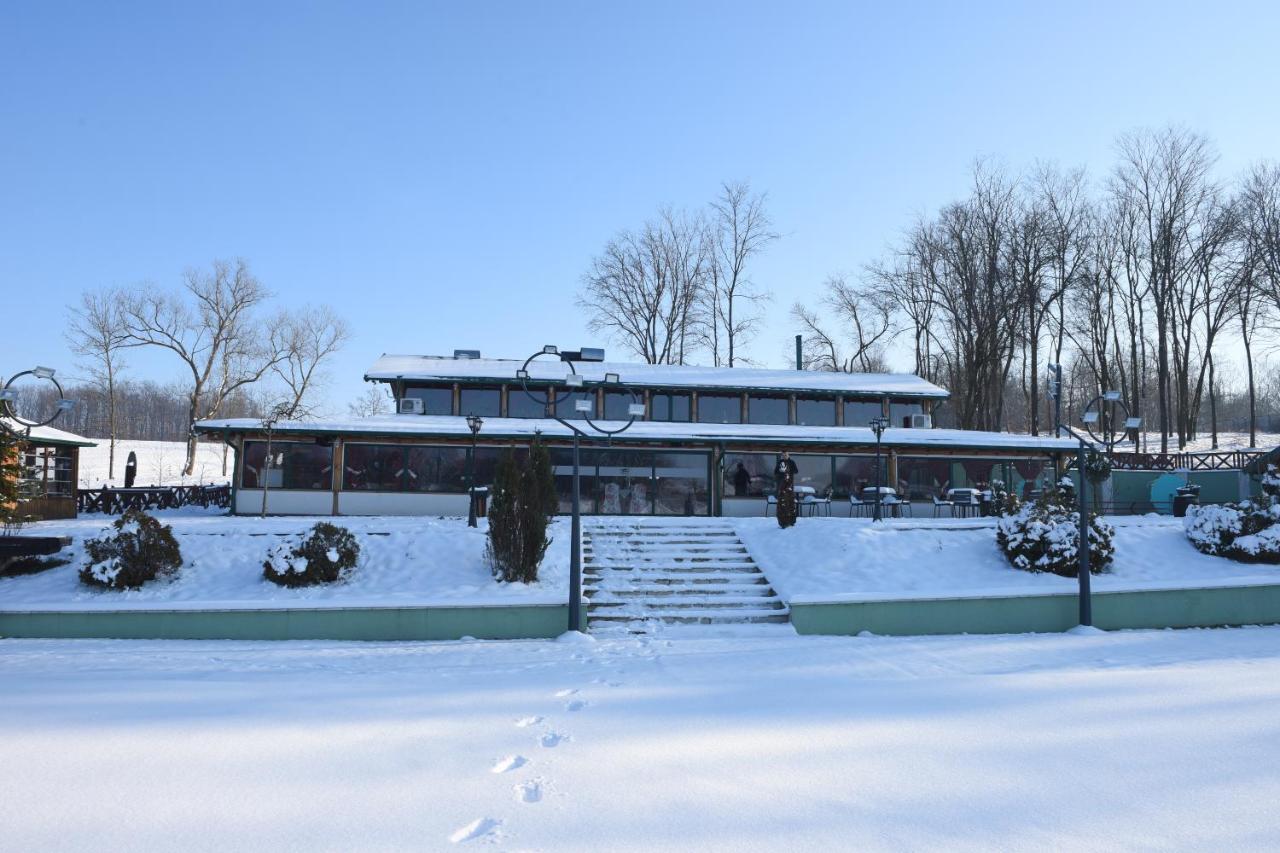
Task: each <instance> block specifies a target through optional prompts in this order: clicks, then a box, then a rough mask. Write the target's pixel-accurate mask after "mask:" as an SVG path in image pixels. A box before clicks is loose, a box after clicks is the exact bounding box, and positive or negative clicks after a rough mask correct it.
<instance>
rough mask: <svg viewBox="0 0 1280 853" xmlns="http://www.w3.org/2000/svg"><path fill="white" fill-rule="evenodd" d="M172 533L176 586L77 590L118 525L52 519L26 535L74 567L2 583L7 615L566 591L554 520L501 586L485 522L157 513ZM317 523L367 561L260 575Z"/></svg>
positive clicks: (480, 600)
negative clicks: (88, 557)
mask: <svg viewBox="0 0 1280 853" xmlns="http://www.w3.org/2000/svg"><path fill="white" fill-rule="evenodd" d="M156 516H157V518H159V519H160V520H161V521H163V522H164V523H165V524H168V525H170V526H171V527H172V528H173V532H174V535H175V537H176V538H177V540H178V545H179V547H180V548H181V549H182V556H183V566H182V569H181V570H180V571H179V572H178V574H177V576H176V577H175V578H173V579H172V580H170V581H164V582H158V583H153V584H150V585H148V586H146V587H143V588H142V589H138V590H98V589H93V588H90V587H88V586H85V585H84V584H82V583H80V580H79V577H78V576H77V575H78V572H79V570H80V567H81V566H82V565H83V564H84V562H85V558H84V548H83V543H84V540H85V539H88V538H92V537H94V536H97V535H99V534H100V533H102V532H103V531H104V530H105V529H106V528H107V526H108V525H109V524H110V523H111V521H112V519H110V518H107V517H105V516H101V515H96V516H85V517H81V518H78V519H75V520H71V521H46V522H40V523H38V524H35V525H32V526H30V527H29V528H27V530H26V531H24V532H32V533H37V534H40V535H48V536H70V537H72V540H73V544H72V546H71V548H70V549H67V550H64V551H63V552H62V553H63V555H66V556H70V557H71V558H72V563H71V564H69V565H66V566H60V567H58V568H55V569H50V570H48V571H45V572H42V573H40V574H36V575H25V576H19V577H13V578H0V608H11V609H12V608H16V609H62V608H65V609H105V608H143V609H146V608H159V607H179V608H181V607H206V606H213V607H282V606H290V605H304V606H308V607H315V606H320V607H325V606H346V605H355V606H361V605H364V606H368V605H426V604H502V603H510V604H518V603H527V604H532V603H561V602H563V601H565V600H566V598H567V596H568V590H569V582H568V574H569V524H568V522H567V521H560V520H558V521H556V522H554V523H553V526H552V529H551V538H552V542H551V547H550V548H549V549H548V550H547V556H546V557H545V558H544V560H543V564H542V567H541V569H540V572H539V581H538V583H536V584H528V585H526V584H499V583H496V582H495V581H494V579H493V576H492V575H491V574H490V571H489V568H488V566H487V565H486V563H485V561H484V548H485V533H486V529H487V528H486V527H485V522H484V520H481V522H480V526H479V527H477V528H475V529H471V528H469V527H467V524H466V520H465V519H460V518H403V517H396V518H341V519H333V518H323V519H316V518H304V517H272V518H266V519H261V518H255V517H234V516H228V515H226V514H225V510H203V509H199V508H196V507H188V508H186V509H184V510H178V511H171V512H159V513H156ZM316 521H336V522H337V523H338V524H342V525H343V526H345V527H347V528H348V529H350V530H351V531H352V532H353V533H355V534H356V539H357V541H358V542H359V543H360V562H359V564H358V565H357V566H356V568H355V570H354V571H353V572H352V573H351V576H350V579H349V580H347V581H345V582H340V583H337V584H332V585H326V586H318V587H305V588H299V589H289V588H286V587H280V586H277V585H275V584H273V583H271V582H270V581H267V580H264V579H263V577H262V563H263V561H264V560H265V559H266V556H267V550H268V548H270V546H272V545H274V544H276V543H277V542H279V541H281V536H282V535H283V534H289V533H299V532H302V531H305V530H307V529H309V528H310V527H311V526H312V525H313V524H315V523H316Z"/></svg>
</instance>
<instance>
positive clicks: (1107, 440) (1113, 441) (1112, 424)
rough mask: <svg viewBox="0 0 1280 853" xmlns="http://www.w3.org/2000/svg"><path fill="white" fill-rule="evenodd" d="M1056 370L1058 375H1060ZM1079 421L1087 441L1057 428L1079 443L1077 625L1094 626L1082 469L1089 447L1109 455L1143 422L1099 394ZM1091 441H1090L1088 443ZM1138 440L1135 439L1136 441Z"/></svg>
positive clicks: (1115, 395) (1112, 396) (1110, 394)
mask: <svg viewBox="0 0 1280 853" xmlns="http://www.w3.org/2000/svg"><path fill="white" fill-rule="evenodd" d="M1058 369H1059V375H1061V373H1060V371H1061V368H1058ZM1061 393H1062V385H1061V382H1059V384H1058V396H1059V397H1060V396H1061ZM1104 406H1109V409H1108V410H1107V411H1104V410H1103V407H1104ZM1117 408H1119V409H1120V411H1121V412H1123V414H1124V429H1122V430H1119V431H1117V430H1116V423H1117V422H1118V421H1119V417H1118V416H1117V413H1116V409H1117ZM1080 421H1081V423H1083V424H1084V425H1085V429H1086V430H1087V431H1088V433H1089V438H1085V437H1084V436H1083V435H1081V434H1080V433H1078V432H1076V431H1075V430H1073V429H1072V428H1071V427H1069V426H1067V425H1066V424H1064V423H1061V422H1059V423H1058V424H1057V431H1058V434H1059V435H1061V434H1062V433H1064V432H1065V433H1066V434H1068V435H1070V436H1071V437H1072V438H1074V439H1075V440H1076V441H1078V442H1079V443H1080V446H1079V447H1078V448H1077V449H1076V473H1077V475H1078V476H1079V479H1080V488H1078V489H1077V490H1076V491H1077V493H1078V497H1079V500H1078V504H1079V514H1080V533H1079V536H1080V543H1079V546H1078V548H1077V549H1076V550H1077V553H1078V554H1079V555H1080V566H1079V568H1078V569H1077V570H1076V571H1077V574H1078V575H1079V590H1080V593H1079V597H1080V624H1081V625H1092V624H1093V600H1092V590H1091V585H1090V577H1089V562H1090V550H1091V545H1090V542H1089V498H1088V496H1087V494H1086V492H1087V491H1088V483H1089V477H1088V474H1087V472H1086V470H1085V465H1086V464H1087V462H1088V460H1089V450H1090V447H1091V445H1097V446H1099V447H1101V448H1102V449H1103V450H1106V451H1110V450H1111V449H1112V448H1113V447H1115V446H1116V445H1117V444H1119V443H1120V442H1121V441H1122V440H1123V439H1124V436H1125V435H1126V434H1127V433H1128V432H1129V431H1130V430H1134V431H1135V432H1134V435H1135V436H1136V435H1137V432H1136V430H1137V429H1138V428H1139V427H1141V426H1142V418H1131V417H1129V409H1128V407H1126V406H1125V404H1124V403H1123V402H1122V401H1121V399H1120V392H1119V391H1107V392H1106V393H1104V394H1100V395H1098V396H1097V397H1094V398H1093V399H1092V400H1090V401H1089V405H1087V406H1085V408H1084V413H1083V414H1081V415H1080ZM1095 425H1096V426H1097V427H1098V429H1099V432H1100V433H1101V434H1100V435H1099V433H1095V432H1094V426H1095ZM1091 439H1092V440H1091ZM1136 440H1137V439H1136V438H1135V441H1136Z"/></svg>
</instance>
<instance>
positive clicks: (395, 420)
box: [196, 415, 1077, 451]
mask: <svg viewBox="0 0 1280 853" xmlns="http://www.w3.org/2000/svg"><path fill="white" fill-rule="evenodd" d="M597 423H599V424H601V425H602V426H604V427H606V428H617V427H619V426H621V425H622V423H621V422H609V421H597ZM583 427H584V429H586V428H587V426H586V424H585V423H583ZM196 430H197V431H198V432H224V431H225V432H261V431H262V421H260V420H257V419H254V418H228V419H223V420H212V421H200V422H199V423H197V424H196ZM588 431H589V429H588ZM535 432H539V433H541V434H542V435H544V436H547V437H552V438H568V437H571V435H572V433H571V432H570V430H569V429H568V428H567V427H565V426H564V425H563V424H561V423H560V422H559V421H556V420H552V419H550V418H485V419H484V426H483V428H482V429H481V431H480V439H481V440H482V441H483V440H485V439H489V440H496V439H508V438H527V437H530V436H532V435H533V434H534V433H535ZM290 433H306V434H308V435H317V434H320V435H351V436H379V435H380V436H403V437H408V436H422V437H435V438H440V437H465V438H469V437H470V435H471V433H470V431H469V430H468V429H467V422H466V419H465V418H460V417H456V416H448V415H380V416H377V417H372V418H350V419H337V420H316V421H288V422H285V421H282V422H280V423H277V424H276V425H275V428H274V434H276V435H288V434H290ZM618 440H619V441H641V442H651V441H694V442H699V443H718V442H724V443H726V444H743V443H752V442H755V443H761V444H776V445H792V446H798V445H803V444H845V445H859V446H874V445H875V443H876V437H875V433H873V432H872V431H871V430H870V429H868V428H867V427H819V426H788V425H766V424H695V423H668V422H662V421H636V422H635V423H633V424H632V425H631V427H630V428H628V429H627V431H626V432H625V433H623V434H622V435H620V436H618ZM882 444H883V445H884V446H885V447H886V448H891V447H914V448H924V447H951V448H969V449H992V450H1039V451H1050V450H1073V449H1075V448H1076V446H1077V444H1076V442H1075V441H1074V440H1073V439H1069V438H1052V437H1050V436H1043V435H1041V436H1035V435H1021V434H1018V433H1009V432H977V431H973V430H960V429H906V428H896V429H895V428H890V429H887V430H885V432H884V437H883V441H882Z"/></svg>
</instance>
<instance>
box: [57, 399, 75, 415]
mask: <svg viewBox="0 0 1280 853" xmlns="http://www.w3.org/2000/svg"><path fill="white" fill-rule="evenodd" d="M75 407H76V401H75V400H67V399H65V398H64V399H62V400H59V401H58V411H59V412H69V411H71V410H72V409H74V408H75Z"/></svg>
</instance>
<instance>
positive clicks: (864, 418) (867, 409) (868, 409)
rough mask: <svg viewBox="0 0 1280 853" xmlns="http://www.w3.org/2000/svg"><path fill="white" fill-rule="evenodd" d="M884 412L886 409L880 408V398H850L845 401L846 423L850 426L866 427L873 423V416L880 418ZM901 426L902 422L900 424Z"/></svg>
mask: <svg viewBox="0 0 1280 853" xmlns="http://www.w3.org/2000/svg"><path fill="white" fill-rule="evenodd" d="M882 414H884V410H883V409H881V408H880V401H879V400H848V399H846V400H845V401H844V425H845V426H848V427H864V426H869V425H870V424H871V419H872V418H878V417H880V416H881V415H882ZM898 426H901V424H898Z"/></svg>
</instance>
